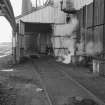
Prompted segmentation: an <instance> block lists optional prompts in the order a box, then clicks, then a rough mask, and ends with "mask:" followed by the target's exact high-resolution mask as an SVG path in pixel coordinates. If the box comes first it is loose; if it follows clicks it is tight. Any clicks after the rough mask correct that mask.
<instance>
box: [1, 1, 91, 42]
mask: <svg viewBox="0 0 105 105" xmlns="http://www.w3.org/2000/svg"><path fill="white" fill-rule="evenodd" d="M10 1H11V4H12V6H13V10H14V14H15V16H18V15H20V14H21V5H22V0H10ZM32 1H34V0H32ZM44 1H45V0H44ZM73 1H75V2H76V5H77V4H79V5H80V4H81V1H82V2H83V4H85V3H90V2H91V1H92V0H73ZM77 1H78V2H77ZM11 39H12V28H11V26H10V24H9V22H8V21H7V20H6V19H5V18H4V17H0V42H10V41H12V40H11Z"/></svg>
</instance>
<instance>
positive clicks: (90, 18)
mask: <svg viewBox="0 0 105 105" xmlns="http://www.w3.org/2000/svg"><path fill="white" fill-rule="evenodd" d="M92 25H93V3H91V4H90V5H88V6H87V27H92Z"/></svg>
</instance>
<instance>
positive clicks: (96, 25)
mask: <svg viewBox="0 0 105 105" xmlns="http://www.w3.org/2000/svg"><path fill="white" fill-rule="evenodd" d="M104 11H105V0H94V2H93V3H91V4H89V5H87V6H85V7H83V8H82V9H81V10H80V11H79V13H78V18H79V21H80V22H79V24H80V30H81V31H80V33H81V43H84V48H83V50H86V46H87V44H88V43H89V42H92V43H93V45H94V48H95V53H96V52H101V51H103V50H105V45H104V43H105V36H104V29H105V28H104V26H105V25H104V23H105V19H104V18H105V12H104Z"/></svg>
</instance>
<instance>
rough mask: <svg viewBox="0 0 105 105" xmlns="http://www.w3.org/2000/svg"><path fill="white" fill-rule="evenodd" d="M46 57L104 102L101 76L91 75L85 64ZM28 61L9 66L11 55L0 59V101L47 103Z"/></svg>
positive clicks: (18, 104) (10, 104) (21, 104)
mask: <svg viewBox="0 0 105 105" xmlns="http://www.w3.org/2000/svg"><path fill="white" fill-rule="evenodd" d="M46 61H48V62H49V63H50V62H51V63H52V65H54V66H55V67H56V66H57V67H58V68H59V70H64V71H65V72H66V73H68V75H70V76H71V77H72V78H73V79H75V80H76V81H78V82H79V83H80V84H81V85H83V86H84V87H85V88H87V89H88V90H89V91H91V92H92V93H93V94H95V95H96V96H97V97H98V98H99V99H101V100H103V101H104V102H105V78H104V77H100V76H97V77H96V76H94V75H93V74H92V72H90V70H89V69H88V68H84V67H76V66H73V65H71V64H69V65H65V64H61V63H57V62H55V59H53V58H51V59H49V58H48V59H46ZM29 65H31V64H30V63H29V62H26V63H23V64H19V65H16V66H11V56H8V57H4V58H2V59H0V93H1V94H0V105H49V103H48V100H47V98H46V93H45V92H43V91H42V90H43V86H42V84H41V82H40V79H39V78H38V77H37V74H36V73H35V72H33V71H34V69H35V68H33V67H32V66H29ZM41 89H42V90H41ZM35 103H36V104H35Z"/></svg>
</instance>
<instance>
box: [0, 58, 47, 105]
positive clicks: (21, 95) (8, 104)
mask: <svg viewBox="0 0 105 105" xmlns="http://www.w3.org/2000/svg"><path fill="white" fill-rule="evenodd" d="M7 58H8V59H7ZM10 58H11V57H10V56H8V57H6V59H5V58H2V59H0V93H1V94H0V105H49V104H48V100H47V98H46V94H45V92H44V91H43V87H42V86H41V84H40V80H39V78H38V77H37V74H36V73H35V72H34V71H33V68H32V66H31V64H30V63H29V62H26V63H25V64H19V65H15V66H11V64H9V63H8V62H11V59H10Z"/></svg>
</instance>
